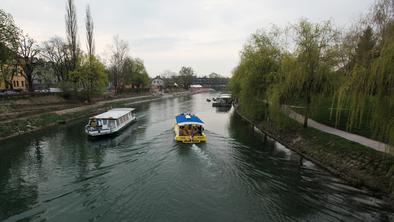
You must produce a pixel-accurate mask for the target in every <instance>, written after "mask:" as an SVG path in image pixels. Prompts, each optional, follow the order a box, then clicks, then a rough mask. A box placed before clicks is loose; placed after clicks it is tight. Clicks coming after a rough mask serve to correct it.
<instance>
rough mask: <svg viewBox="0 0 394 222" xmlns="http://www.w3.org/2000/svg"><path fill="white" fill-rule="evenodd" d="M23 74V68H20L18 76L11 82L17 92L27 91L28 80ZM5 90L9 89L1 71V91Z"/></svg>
mask: <svg viewBox="0 0 394 222" xmlns="http://www.w3.org/2000/svg"><path fill="white" fill-rule="evenodd" d="M22 72H23V69H22V67H20V66H18V67H17V71H16V74H15V75H14V76H13V78H12V80H11V84H12V88H13V89H15V90H22V91H26V90H27V84H26V79H25V77H24V76H23V75H22ZM4 89H7V84H6V83H5V82H4V78H3V76H2V73H1V71H0V90H4Z"/></svg>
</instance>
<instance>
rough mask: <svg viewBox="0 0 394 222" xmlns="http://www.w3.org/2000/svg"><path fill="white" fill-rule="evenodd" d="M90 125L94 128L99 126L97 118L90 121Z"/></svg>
mask: <svg viewBox="0 0 394 222" xmlns="http://www.w3.org/2000/svg"><path fill="white" fill-rule="evenodd" d="M90 126H91V127H93V128H96V126H97V123H96V119H93V120H92V121H90Z"/></svg>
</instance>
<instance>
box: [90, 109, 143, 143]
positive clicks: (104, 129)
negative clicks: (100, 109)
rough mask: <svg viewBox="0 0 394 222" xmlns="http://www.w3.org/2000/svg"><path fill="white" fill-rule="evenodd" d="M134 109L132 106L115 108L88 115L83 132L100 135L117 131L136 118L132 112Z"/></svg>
mask: <svg viewBox="0 0 394 222" xmlns="http://www.w3.org/2000/svg"><path fill="white" fill-rule="evenodd" d="M134 110H135V109H134V108H117V109H111V110H108V111H107V112H105V113H101V114H99V115H97V116H93V117H90V118H89V122H88V124H87V125H86V126H85V132H86V133H87V134H88V135H89V136H101V135H108V134H113V133H116V132H119V131H120V130H122V129H123V128H125V127H127V126H128V125H129V124H131V123H132V122H133V121H135V120H136V117H135V115H134V113H133V111H134Z"/></svg>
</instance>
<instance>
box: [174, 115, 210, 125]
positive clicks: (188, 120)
mask: <svg viewBox="0 0 394 222" xmlns="http://www.w3.org/2000/svg"><path fill="white" fill-rule="evenodd" d="M175 119H176V124H178V125H180V126H182V125H189V124H196V125H204V122H203V121H202V120H201V119H200V118H198V117H197V116H196V115H193V114H189V113H182V114H180V115H178V116H176V117H175Z"/></svg>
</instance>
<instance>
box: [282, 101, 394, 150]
mask: <svg viewBox="0 0 394 222" xmlns="http://www.w3.org/2000/svg"><path fill="white" fill-rule="evenodd" d="M286 113H288V116H289V117H290V118H292V119H294V120H296V121H297V122H299V123H301V124H303V123H304V116H303V115H301V114H299V113H296V112H295V111H293V110H292V109H286ZM308 126H309V127H312V128H315V129H318V130H320V131H323V132H326V133H329V134H333V135H336V136H339V137H342V138H345V139H347V140H350V141H353V142H356V143H359V144H361V145H364V146H367V147H370V148H372V149H374V150H377V151H380V152H384V153H387V152H388V150H389V149H386V148H388V147H389V145H387V144H385V143H382V142H379V141H376V140H372V139H369V138H366V137H363V136H360V135H356V134H353V133H349V132H346V131H343V130H339V129H336V128H333V127H330V126H327V125H324V124H321V123H318V122H316V121H314V120H312V119H310V118H309V119H308Z"/></svg>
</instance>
